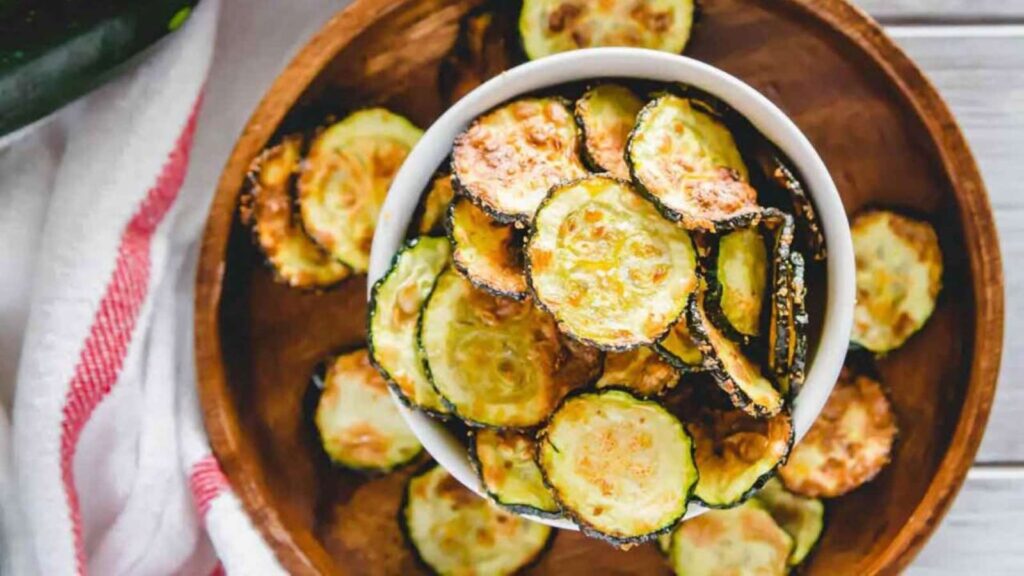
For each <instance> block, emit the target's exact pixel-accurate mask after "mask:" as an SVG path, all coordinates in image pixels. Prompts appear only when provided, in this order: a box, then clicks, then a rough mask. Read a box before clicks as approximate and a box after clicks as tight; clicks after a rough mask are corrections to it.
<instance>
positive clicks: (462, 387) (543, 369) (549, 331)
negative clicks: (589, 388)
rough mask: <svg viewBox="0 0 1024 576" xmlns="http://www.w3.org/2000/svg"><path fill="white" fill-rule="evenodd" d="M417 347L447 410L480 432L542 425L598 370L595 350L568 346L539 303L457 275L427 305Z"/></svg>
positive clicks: (445, 278)
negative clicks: (481, 287) (491, 290)
mask: <svg viewBox="0 0 1024 576" xmlns="http://www.w3.org/2000/svg"><path fill="white" fill-rule="evenodd" d="M419 345H420V348H421V354H422V357H423V360H424V363H425V366H426V367H427V373H428V374H429V376H430V379H431V382H433V384H434V387H435V388H436V389H437V391H438V392H439V393H440V394H441V396H442V398H443V400H444V402H445V403H446V405H448V406H449V408H451V410H452V411H453V412H455V414H457V415H458V416H459V417H460V418H462V419H463V420H464V421H466V423H468V424H470V425H474V426H491V427H499V428H529V427H532V426H537V425H539V424H541V423H543V422H544V420H545V419H546V418H547V417H548V416H549V415H550V414H551V413H552V412H553V411H554V410H555V407H556V406H557V405H558V403H559V402H560V401H561V400H562V398H563V397H565V395H566V394H567V393H568V392H569V391H570V390H572V389H573V388H575V387H577V386H580V385H583V384H587V383H590V382H593V381H594V379H595V378H596V377H597V372H598V370H600V357H599V355H598V354H597V353H596V351H590V350H582V349H575V348H570V347H568V346H566V344H565V343H564V342H563V341H562V338H561V337H560V335H559V334H558V328H557V327H556V326H555V322H554V321H553V320H552V319H551V317H550V316H548V315H547V314H545V313H544V312H543V311H542V310H540V309H539V308H537V307H536V306H534V304H533V302H531V301H529V300H526V301H523V302H517V301H515V300H509V299H507V298H501V297H498V296H494V295H492V294H490V293H488V292H485V291H483V290H479V289H477V288H476V287H474V286H473V284H472V283H470V282H469V280H466V279H465V278H463V277H462V275H461V274H459V273H458V272H456V271H455V270H454V269H452V268H448V269H447V270H445V271H444V272H442V273H441V275H440V276H439V277H438V278H437V283H436V284H435V285H434V290H433V292H431V294H430V297H429V298H428V299H427V302H426V304H424V307H423V312H422V315H421V317H420V337H419Z"/></svg>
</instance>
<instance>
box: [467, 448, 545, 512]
mask: <svg viewBox="0 0 1024 576" xmlns="http://www.w3.org/2000/svg"><path fill="white" fill-rule="evenodd" d="M477 436H478V433H477V432H476V431H475V430H474V431H470V433H469V449H468V451H467V452H468V453H469V463H470V465H471V466H472V467H473V471H474V472H476V476H477V478H479V479H480V485H481V486H483V488H484V491H486V492H487V495H488V496H490V498H491V500H493V501H494V503H495V504H497V505H499V506H501V507H502V508H504V509H506V510H508V511H509V512H515V513H516V514H526V515H528V516H536V517H537V518H546V519H549V520H555V519H558V518H562V511H561V510H544V509H541V508H537V507H536V506H530V505H528V504H513V503H509V502H505V501H504V500H502V498H501V496H500V495H499V494H495V493H494V492H492V491H491V490H490V489H488V488H487V484H486V483H485V482H484V466H483V463H482V462H480V456H479V453H478V449H477ZM544 487H545V488H548V485H547V484H544Z"/></svg>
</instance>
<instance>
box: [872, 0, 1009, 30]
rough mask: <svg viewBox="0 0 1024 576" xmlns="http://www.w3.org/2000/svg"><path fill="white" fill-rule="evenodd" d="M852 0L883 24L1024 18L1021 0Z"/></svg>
mask: <svg viewBox="0 0 1024 576" xmlns="http://www.w3.org/2000/svg"><path fill="white" fill-rule="evenodd" d="M854 4H856V5H857V6H859V7H860V8H862V9H864V10H866V11H867V12H868V13H870V14H871V15H872V16H873V17H875V18H877V19H878V20H880V21H881V22H882V23H883V24H885V23H890V22H894V21H897V22H908V21H909V22H999V21H1006V20H1021V19H1024V0H855V1H854Z"/></svg>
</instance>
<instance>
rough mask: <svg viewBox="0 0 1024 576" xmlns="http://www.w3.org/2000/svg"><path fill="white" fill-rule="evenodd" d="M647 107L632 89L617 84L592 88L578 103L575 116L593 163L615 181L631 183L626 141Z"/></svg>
mask: <svg viewBox="0 0 1024 576" xmlns="http://www.w3.org/2000/svg"><path fill="white" fill-rule="evenodd" d="M643 107H644V103H643V101H642V100H640V99H639V98H637V96H636V94H634V93H633V91H632V90H630V89H629V88H626V87H624V86H618V85H616V84H602V85H600V86H597V87H596V88H591V89H590V90H588V91H587V93H586V94H584V95H583V96H582V97H581V98H580V99H579V100H577V101H576V117H577V118H578V119H579V121H580V125H582V126H583V141H584V144H585V145H586V151H587V155H588V156H589V157H590V160H591V162H592V163H593V164H595V165H596V166H597V167H598V168H600V169H601V170H603V171H605V172H608V173H609V174H611V175H612V176H615V177H616V178H620V179H622V180H629V166H627V165H626V141H627V140H628V139H629V133H630V132H632V131H633V125H634V124H636V115H637V114H638V113H639V112H640V109H641V108H643Z"/></svg>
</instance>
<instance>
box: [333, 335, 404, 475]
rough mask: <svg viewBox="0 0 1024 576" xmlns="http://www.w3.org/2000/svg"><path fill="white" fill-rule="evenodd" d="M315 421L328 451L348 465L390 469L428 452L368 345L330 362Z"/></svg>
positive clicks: (363, 468)
mask: <svg viewBox="0 0 1024 576" xmlns="http://www.w3.org/2000/svg"><path fill="white" fill-rule="evenodd" d="M314 421H315V423H316V428H317V431H318V432H319V433H320V443H321V446H322V447H323V449H324V452H326V453H327V456H328V457H330V459H331V461H332V462H334V463H335V464H338V465H339V466H344V467H346V468H351V469H355V470H373V471H380V472H388V471H390V470H394V469H395V468H397V467H399V466H402V465H404V464H407V463H409V462H411V461H412V460H413V459H414V458H416V457H417V456H419V455H420V454H421V453H422V452H423V446H421V445H420V442H419V440H417V439H416V435H415V434H413V433H412V430H410V429H409V426H408V425H407V424H406V423H405V420H404V419H403V418H402V415H401V414H399V412H398V409H397V408H396V407H395V403H394V402H393V401H392V400H391V395H390V394H388V387H387V383H386V382H385V381H384V379H383V378H381V376H380V374H378V373H377V371H376V370H375V369H374V367H373V366H372V365H371V364H370V355H369V354H368V353H367V351H366V350H365V349H362V350H356V351H355V352H349V353H348V354H343V355H341V356H338V357H337V358H334V359H333V360H332V361H331V362H330V366H329V368H328V369H327V374H326V376H325V378H324V386H323V391H322V392H321V394H320V400H319V402H318V403H317V407H316V414H315V416H314Z"/></svg>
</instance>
